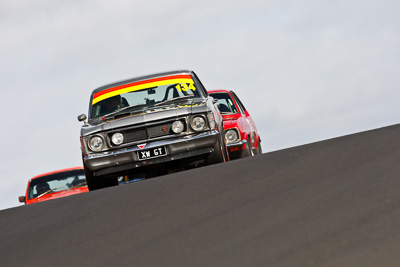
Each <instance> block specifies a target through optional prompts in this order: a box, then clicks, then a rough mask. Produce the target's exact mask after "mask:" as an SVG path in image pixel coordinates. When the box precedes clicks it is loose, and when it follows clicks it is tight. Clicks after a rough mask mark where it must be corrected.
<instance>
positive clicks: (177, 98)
mask: <svg viewBox="0 0 400 267" xmlns="http://www.w3.org/2000/svg"><path fill="white" fill-rule="evenodd" d="M192 97H193V95H184V96H180V97H175V98H171V99H167V100H165V101H162V102H158V103H156V104H155V105H154V106H159V105H162V104H165V103H168V102H172V101H175V100H180V99H184V98H192Z"/></svg>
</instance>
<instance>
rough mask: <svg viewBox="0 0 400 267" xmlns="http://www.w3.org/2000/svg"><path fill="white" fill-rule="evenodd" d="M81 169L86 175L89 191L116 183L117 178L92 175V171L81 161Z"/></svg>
mask: <svg viewBox="0 0 400 267" xmlns="http://www.w3.org/2000/svg"><path fill="white" fill-rule="evenodd" d="M83 170H84V172H85V176H86V183H87V185H88V188H89V191H93V190H97V189H102V188H106V187H110V186H115V185H118V178H114V177H110V178H109V177H105V176H94V172H93V171H91V170H90V169H89V168H88V167H87V166H86V164H85V163H83Z"/></svg>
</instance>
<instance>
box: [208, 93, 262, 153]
mask: <svg viewBox="0 0 400 267" xmlns="http://www.w3.org/2000/svg"><path fill="white" fill-rule="evenodd" d="M209 94H210V95H211V96H212V97H214V98H216V99H218V103H219V105H220V107H219V109H220V112H221V115H222V118H223V121H224V129H225V141H226V146H227V147H228V151H229V156H230V159H237V158H242V157H248V156H254V155H258V154H261V153H262V149H261V138H260V135H259V132H258V130H257V127H256V125H255V123H254V121H253V119H252V118H251V116H250V114H249V112H248V111H247V109H246V108H245V107H244V105H243V103H242V102H241V101H240V99H239V98H238V97H237V95H236V94H235V93H234V92H233V91H228V90H212V91H209Z"/></svg>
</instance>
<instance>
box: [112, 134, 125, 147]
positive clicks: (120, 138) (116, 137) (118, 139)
mask: <svg viewBox="0 0 400 267" xmlns="http://www.w3.org/2000/svg"><path fill="white" fill-rule="evenodd" d="M111 141H112V142H113V144H114V145H120V144H122V142H124V135H123V134H122V133H115V134H113V135H112V136H111Z"/></svg>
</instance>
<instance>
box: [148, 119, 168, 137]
mask: <svg viewBox="0 0 400 267" xmlns="http://www.w3.org/2000/svg"><path fill="white" fill-rule="evenodd" d="M171 126H172V123H167V124H160V125H157V126H152V127H148V128H147V132H148V134H149V138H154V137H159V136H164V135H169V134H171V133H172V131H171Z"/></svg>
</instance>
